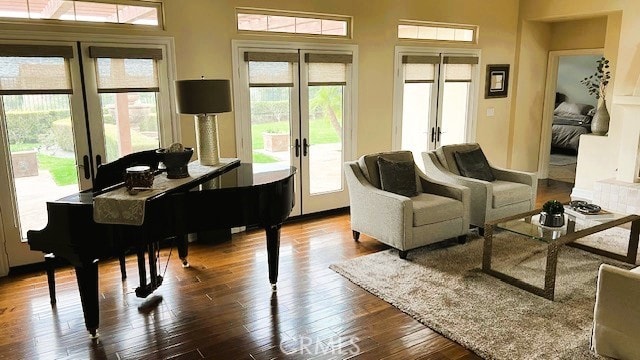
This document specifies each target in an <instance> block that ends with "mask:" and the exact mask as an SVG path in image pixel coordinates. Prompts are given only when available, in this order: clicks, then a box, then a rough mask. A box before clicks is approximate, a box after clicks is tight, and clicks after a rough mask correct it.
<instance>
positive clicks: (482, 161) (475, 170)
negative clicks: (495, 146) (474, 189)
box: [453, 148, 496, 181]
mask: <svg viewBox="0 0 640 360" xmlns="http://www.w3.org/2000/svg"><path fill="white" fill-rule="evenodd" d="M453 156H454V158H455V159H456V165H458V170H460V175H462V176H464V177H469V178H474V179H478V180H484V181H495V180H496V178H495V176H493V172H491V166H489V162H488V161H487V158H486V157H485V156H484V153H483V152H482V149H481V148H477V149H474V150H471V151H456V152H454V153H453Z"/></svg>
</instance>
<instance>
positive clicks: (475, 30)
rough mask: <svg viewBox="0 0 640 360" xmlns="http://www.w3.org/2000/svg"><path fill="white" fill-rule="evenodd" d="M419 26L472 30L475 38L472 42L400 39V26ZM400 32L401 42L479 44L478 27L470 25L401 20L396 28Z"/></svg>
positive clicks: (416, 38) (417, 38)
mask: <svg viewBox="0 0 640 360" xmlns="http://www.w3.org/2000/svg"><path fill="white" fill-rule="evenodd" d="M401 25H407V26H418V27H433V28H445V29H454V30H455V29H460V30H471V31H473V38H472V39H471V41H464V40H440V39H425V38H419V37H415V38H407V37H400V26H401ZM396 30H397V31H398V39H399V40H401V41H421V42H432V43H451V44H477V43H478V32H479V27H478V25H468V24H453V23H441V22H433V21H419V20H403V19H401V20H400V21H399V22H398V26H397V28H396Z"/></svg>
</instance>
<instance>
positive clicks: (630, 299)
mask: <svg viewBox="0 0 640 360" xmlns="http://www.w3.org/2000/svg"><path fill="white" fill-rule="evenodd" d="M638 339H640V267H637V268H635V269H632V270H625V269H620V268H617V267H615V266H611V265H607V264H602V265H600V270H599V271H598V288H597V291H596V305H595V308H594V312H593V336H592V338H591V347H592V348H593V350H594V351H595V352H596V353H597V354H599V355H602V356H607V357H610V358H614V359H622V360H627V359H628V360H630V359H640V341H638Z"/></svg>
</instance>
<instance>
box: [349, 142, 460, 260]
mask: <svg viewBox="0 0 640 360" xmlns="http://www.w3.org/2000/svg"><path fill="white" fill-rule="evenodd" d="M378 157H382V158H383V159H385V160H389V161H396V162H397V161H404V162H405V163H406V162H407V161H410V162H411V164H412V165H413V167H414V169H415V180H416V184H415V185H416V190H417V193H416V195H415V196H412V197H407V196H403V195H398V194H396V193H392V192H389V191H385V190H382V182H381V176H380V172H379V166H378ZM344 171H345V175H346V179H347V185H348V188H349V200H350V205H351V229H352V231H353V238H354V240H356V241H358V239H359V236H360V233H361V232H362V233H365V234H367V235H369V236H371V237H373V238H375V239H377V240H378V241H380V242H383V243H385V244H387V245H390V246H392V247H394V248H396V249H398V250H400V258H402V259H405V258H406V256H407V251H408V250H411V249H415V248H418V247H421V246H424V245H427V244H431V243H435V242H438V241H442V240H445V239H449V238H454V237H458V240H459V241H460V242H464V241H465V240H466V235H467V233H468V231H469V206H470V193H469V189H467V188H465V187H463V186H458V185H448V184H444V183H441V182H438V181H434V180H431V179H429V178H428V177H427V176H426V175H425V174H424V173H422V171H420V169H419V168H418V167H417V166H415V163H414V162H413V155H412V153H411V152H410V151H397V152H386V153H376V154H371V155H365V156H362V157H361V158H360V159H359V160H358V161H350V162H346V163H345V167H344Z"/></svg>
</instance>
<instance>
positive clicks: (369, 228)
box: [344, 161, 413, 250]
mask: <svg viewBox="0 0 640 360" xmlns="http://www.w3.org/2000/svg"><path fill="white" fill-rule="evenodd" d="M344 171H345V177H346V179H347V184H348V186H349V197H350V203H351V209H350V211H351V228H352V230H355V231H359V232H363V233H365V234H367V235H370V236H372V237H374V238H376V239H378V240H380V241H382V242H386V243H389V242H390V240H389V239H405V240H410V239H411V237H412V235H413V233H412V232H411V228H412V225H413V204H412V202H411V199H409V198H408V197H406V196H402V195H397V194H394V193H391V192H387V191H383V190H380V189H378V188H376V187H374V186H373V185H371V184H370V183H369V181H367V179H366V178H365V177H364V175H363V174H362V170H361V169H360V166H359V165H358V163H357V162H355V161H353V162H346V163H345V168H344ZM389 245H392V246H394V247H396V248H398V249H400V250H403V249H404V248H405V246H404V244H402V243H396V242H395V241H394V242H393V243H389Z"/></svg>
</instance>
